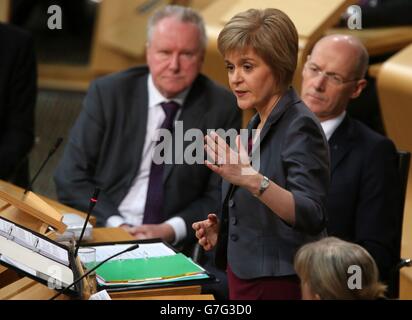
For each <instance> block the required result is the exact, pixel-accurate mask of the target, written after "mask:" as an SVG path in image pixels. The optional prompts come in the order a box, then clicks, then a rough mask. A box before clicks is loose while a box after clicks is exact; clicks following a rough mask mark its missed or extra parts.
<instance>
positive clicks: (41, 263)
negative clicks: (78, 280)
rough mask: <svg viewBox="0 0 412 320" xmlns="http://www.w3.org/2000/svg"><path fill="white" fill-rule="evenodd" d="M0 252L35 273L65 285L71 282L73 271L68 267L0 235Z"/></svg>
mask: <svg viewBox="0 0 412 320" xmlns="http://www.w3.org/2000/svg"><path fill="white" fill-rule="evenodd" d="M0 254H1V255H2V256H3V255H4V257H6V258H8V259H11V260H12V261H14V262H16V263H21V264H24V265H25V266H26V267H28V268H30V269H33V270H35V271H36V274H37V273H39V272H40V273H42V274H45V275H46V276H49V277H52V278H54V279H57V280H58V281H60V282H62V283H63V284H66V285H69V284H71V283H72V282H73V278H74V276H73V271H72V270H70V268H69V267H67V266H65V265H64V264H61V263H58V262H56V261H54V260H52V259H49V258H47V257H45V256H43V255H41V254H38V253H36V252H34V251H32V250H30V249H27V248H26V247H24V246H21V245H20V244H18V243H16V242H13V241H11V240H7V239H6V238H4V237H0Z"/></svg>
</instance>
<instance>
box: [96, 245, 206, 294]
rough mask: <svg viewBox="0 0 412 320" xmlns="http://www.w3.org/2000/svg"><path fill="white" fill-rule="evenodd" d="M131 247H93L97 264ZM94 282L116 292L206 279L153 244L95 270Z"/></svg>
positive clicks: (196, 267) (185, 260)
mask: <svg viewBox="0 0 412 320" xmlns="http://www.w3.org/2000/svg"><path fill="white" fill-rule="evenodd" d="M130 245H132V244H118V245H110V246H95V247H94V248H96V261H97V262H99V261H103V260H104V259H106V258H108V257H109V256H111V255H113V254H115V253H117V252H120V251H122V250H124V249H126V248H127V247H128V246H130ZM96 278H97V283H98V284H99V285H100V286H103V287H114V288H115V287H136V286H143V285H147V284H162V283H175V282H179V281H187V280H198V279H208V278H209V275H208V274H207V273H206V271H205V270H204V269H203V268H202V267H201V266H199V265H198V264H196V263H195V262H193V261H192V260H191V259H190V258H188V257H186V256H185V255H183V254H182V253H176V252H175V251H173V250H172V249H171V248H169V247H168V246H167V245H165V244H164V243H162V242H154V243H142V244H140V245H139V248H138V249H136V250H133V251H131V252H128V253H126V254H123V255H120V256H118V257H116V258H115V259H113V260H110V261H108V262H106V263H105V264H103V265H102V266H100V267H99V268H98V269H97V270H96Z"/></svg>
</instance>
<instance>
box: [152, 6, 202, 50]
mask: <svg viewBox="0 0 412 320" xmlns="http://www.w3.org/2000/svg"><path fill="white" fill-rule="evenodd" d="M171 17H173V18H175V19H176V20H178V21H180V22H184V23H193V24H194V25H195V26H196V27H197V28H198V30H199V34H200V38H199V44H200V47H201V50H206V46H207V36H206V29H205V23H204V21H203V18H202V16H201V15H200V14H199V13H197V12H196V11H195V10H193V9H192V8H189V7H183V6H179V5H167V6H165V7H163V8H161V9H159V10H157V11H156V12H155V13H154V14H153V15H152V16H150V17H149V20H148V22H147V42H148V43H150V41H151V40H152V35H153V32H154V29H155V27H156V25H157V24H158V22H159V21H161V20H163V19H165V18H171Z"/></svg>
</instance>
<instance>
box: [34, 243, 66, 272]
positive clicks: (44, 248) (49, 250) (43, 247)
mask: <svg viewBox="0 0 412 320" xmlns="http://www.w3.org/2000/svg"><path fill="white" fill-rule="evenodd" d="M37 249H39V250H40V252H41V253H44V254H46V255H48V256H49V257H50V258H52V259H55V260H57V261H60V262H62V263H64V264H65V265H66V266H68V265H69V264H70V263H69V255H68V252H67V250H65V249H63V248H61V247H59V246H57V245H55V244H53V243H51V242H48V241H46V240H44V239H41V238H39V241H38V244H37Z"/></svg>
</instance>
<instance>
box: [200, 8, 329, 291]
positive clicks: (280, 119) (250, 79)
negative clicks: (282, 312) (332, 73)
mask: <svg viewBox="0 0 412 320" xmlns="http://www.w3.org/2000/svg"><path fill="white" fill-rule="evenodd" d="M218 48H219V51H220V53H221V54H222V56H223V57H224V60H225V63H226V68H227V72H228V77H229V85H230V88H231V90H232V91H233V93H234V94H235V96H236V98H237V103H238V106H239V108H240V109H242V110H247V109H252V108H253V109H255V110H256V112H257V113H256V115H255V116H254V117H253V118H252V119H251V121H250V123H249V125H248V129H249V130H250V131H251V132H252V129H256V130H254V131H253V132H257V133H256V134H253V135H252V134H250V136H249V143H242V142H241V139H240V137H238V138H237V140H236V144H237V146H236V148H230V146H228V145H227V144H226V141H225V140H224V139H222V138H221V137H219V136H218V135H217V134H216V133H213V132H212V133H210V134H209V135H208V136H206V137H205V148H206V151H207V154H208V157H209V159H211V161H210V162H209V161H206V165H207V166H208V167H209V168H210V169H211V170H212V171H214V172H216V173H217V174H219V175H220V176H221V177H222V178H223V180H222V181H223V182H222V205H221V210H220V212H219V213H218V214H217V215H216V214H209V215H208V218H207V219H206V220H204V221H200V222H196V223H194V224H193V228H194V229H195V230H196V236H197V238H198V239H199V243H200V244H201V245H202V246H203V248H204V249H205V250H211V249H212V248H214V247H216V264H217V266H219V267H221V268H225V269H226V271H227V276H228V285H229V297H230V299H299V298H300V287H299V279H298V277H297V276H296V273H295V271H294V268H293V259H294V255H295V253H296V251H297V249H298V248H299V247H300V246H302V245H303V244H305V243H307V242H309V241H313V240H315V239H317V238H319V237H321V236H322V235H323V232H324V227H325V222H326V217H325V210H324V201H325V197H326V192H327V188H328V182H329V156H328V148H327V142H326V139H325V137H324V135H323V133H322V129H321V127H320V124H319V122H318V120H317V119H316V118H315V116H314V115H313V114H312V113H311V111H309V109H308V108H307V107H306V106H305V105H304V104H303V102H302V101H301V100H300V98H299V97H298V96H297V94H296V92H295V91H294V89H293V88H291V87H290V84H291V82H292V78H293V74H294V72H295V69H296V63H297V53H298V35H297V32H296V28H295V26H294V25H293V23H292V21H291V20H290V19H289V17H288V16H287V15H286V14H284V13H283V12H282V11H280V10H277V9H265V10H256V9H250V10H248V11H246V12H242V13H239V14H237V15H235V16H234V17H233V18H232V19H231V20H230V21H229V22H228V23H227V24H226V25H225V26H224V28H223V30H222V31H221V32H220V34H219V37H218ZM251 146H252V147H251ZM256 146H259V147H258V148H257V147H256ZM234 159H235V160H236V159H240V161H233V160H234ZM255 159H258V161H255ZM256 164H258V166H257V165H256Z"/></svg>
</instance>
